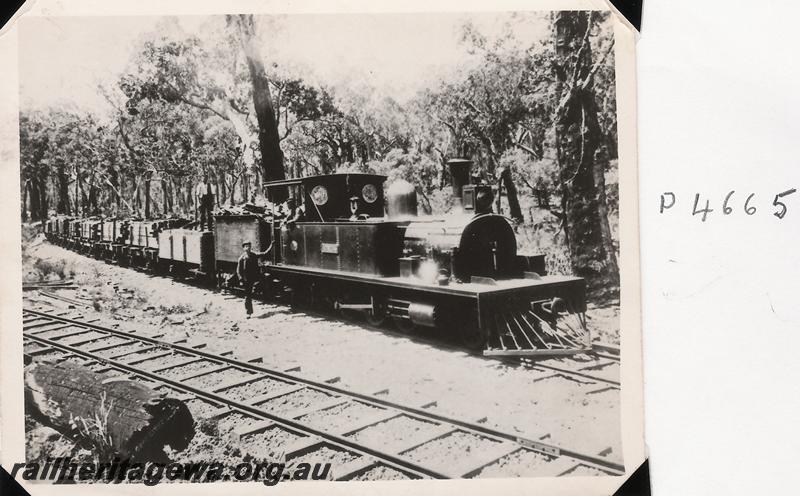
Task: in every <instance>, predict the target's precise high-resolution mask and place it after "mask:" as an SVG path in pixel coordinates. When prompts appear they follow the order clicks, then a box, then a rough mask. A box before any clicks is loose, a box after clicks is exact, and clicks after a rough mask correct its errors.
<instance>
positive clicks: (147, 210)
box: [144, 173, 150, 219]
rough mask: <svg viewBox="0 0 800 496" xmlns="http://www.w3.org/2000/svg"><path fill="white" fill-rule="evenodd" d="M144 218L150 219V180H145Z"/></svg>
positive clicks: (147, 178)
mask: <svg viewBox="0 0 800 496" xmlns="http://www.w3.org/2000/svg"><path fill="white" fill-rule="evenodd" d="M145 174H147V173H145ZM144 218H145V219H149V218H150V178H149V177H145V178H144Z"/></svg>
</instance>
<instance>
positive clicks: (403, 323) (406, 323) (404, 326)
mask: <svg viewBox="0 0 800 496" xmlns="http://www.w3.org/2000/svg"><path fill="white" fill-rule="evenodd" d="M392 323H393V324H394V326H395V327H396V328H397V330H398V331H400V332H402V333H403V334H411V333H413V332H414V331H415V330H416V329H417V325H416V324H415V323H413V322H411V321H410V320H409V319H403V318H400V317H392Z"/></svg>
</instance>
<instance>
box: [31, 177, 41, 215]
mask: <svg viewBox="0 0 800 496" xmlns="http://www.w3.org/2000/svg"><path fill="white" fill-rule="evenodd" d="M28 188H29V189H30V195H29V196H30V204H31V209H30V211H31V221H33V222H36V221H37V220H41V217H40V215H41V212H42V206H41V201H40V199H39V186H38V184H37V181H36V179H35V178H31V179H30V180H29V182H28Z"/></svg>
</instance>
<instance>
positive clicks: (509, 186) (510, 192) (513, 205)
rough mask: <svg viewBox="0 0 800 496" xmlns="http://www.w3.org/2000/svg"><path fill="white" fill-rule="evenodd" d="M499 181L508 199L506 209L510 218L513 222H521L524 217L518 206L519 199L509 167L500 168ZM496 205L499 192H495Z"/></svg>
mask: <svg viewBox="0 0 800 496" xmlns="http://www.w3.org/2000/svg"><path fill="white" fill-rule="evenodd" d="M500 181H501V182H502V183H503V186H504V187H505V189H506V198H507V199H508V210H509V213H510V214H511V218H512V219H514V221H515V222H517V223H518V224H521V223H522V222H523V221H524V220H525V219H524V218H523V217H522V209H521V208H520V206H519V199H518V198H517V186H516V185H515V184H514V179H513V178H512V177H511V169H510V168H509V167H504V168H503V169H501V170H500ZM497 198H498V205H499V203H500V202H499V199H500V192H499V191H498V194H497Z"/></svg>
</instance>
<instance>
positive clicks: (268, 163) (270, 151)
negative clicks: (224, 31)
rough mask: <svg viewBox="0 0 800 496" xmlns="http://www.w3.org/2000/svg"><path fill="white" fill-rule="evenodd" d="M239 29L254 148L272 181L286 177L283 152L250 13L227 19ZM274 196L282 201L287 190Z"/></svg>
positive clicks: (265, 172) (266, 178) (267, 81)
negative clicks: (250, 87) (253, 120)
mask: <svg viewBox="0 0 800 496" xmlns="http://www.w3.org/2000/svg"><path fill="white" fill-rule="evenodd" d="M228 19H229V22H230V21H231V20H233V21H234V22H235V23H236V25H237V26H238V28H239V35H240V39H241V43H242V48H243V49H244V54H245V57H246V59H247V68H248V70H249V72H250V79H251V82H252V84H253V106H254V108H255V111H256V120H257V121H258V145H259V149H260V150H261V167H262V174H263V176H264V180H266V181H275V180H279V179H285V178H286V172H285V171H284V168H283V152H282V151H281V148H280V137H279V136H278V121H277V119H276V117H275V108H274V105H273V103H272V95H271V94H270V90H269V80H268V79H267V74H266V71H265V70H264V63H263V62H262V61H261V55H260V53H259V50H258V47H257V40H256V27H255V20H254V19H253V16H252V15H251V14H241V15H238V16H230V17H229V18H228ZM276 194H277V195H278V196H279V197H280V198H278V200H279V201H283V200H284V199H285V198H286V197H287V196H288V191H280V192H277V191H276Z"/></svg>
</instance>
